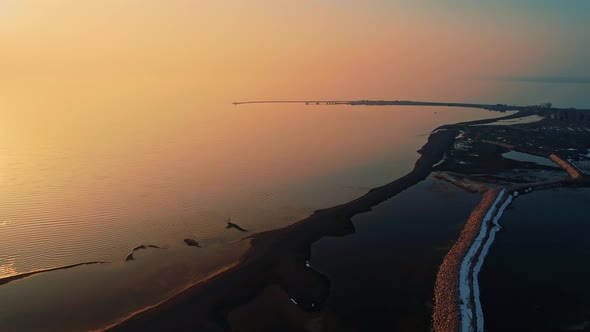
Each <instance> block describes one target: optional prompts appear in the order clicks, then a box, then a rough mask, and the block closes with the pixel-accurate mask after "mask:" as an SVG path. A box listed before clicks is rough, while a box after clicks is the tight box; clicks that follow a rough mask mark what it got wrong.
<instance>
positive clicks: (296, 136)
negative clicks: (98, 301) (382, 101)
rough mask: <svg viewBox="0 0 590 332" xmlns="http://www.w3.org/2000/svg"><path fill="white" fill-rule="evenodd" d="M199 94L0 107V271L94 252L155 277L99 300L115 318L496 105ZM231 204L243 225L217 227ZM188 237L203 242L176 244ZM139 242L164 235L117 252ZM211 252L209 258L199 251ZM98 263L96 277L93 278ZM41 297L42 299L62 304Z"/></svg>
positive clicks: (126, 279)
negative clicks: (274, 101)
mask: <svg viewBox="0 0 590 332" xmlns="http://www.w3.org/2000/svg"><path fill="white" fill-rule="evenodd" d="M209 107H211V108H210V109H207V110H199V109H195V110H182V111H165V108H163V110H160V111H158V112H155V111H143V110H134V109H133V110H122V109H121V110H118V111H116V112H115V111H104V112H102V113H98V114H97V113H94V111H93V112H90V111H87V110H84V109H72V110H69V109H65V110H59V111H53V112H45V111H43V110H39V111H37V110H33V111H29V112H24V113H19V114H20V115H13V116H7V115H6V114H3V116H4V117H5V120H10V121H2V122H1V123H2V124H1V126H2V128H1V129H2V130H0V183H1V185H0V239H1V241H0V277H6V276H10V275H15V274H21V273H26V272H30V271H35V270H39V269H46V268H54V267H59V266H66V265H70V264H76V263H81V262H89V261H105V262H110V263H111V265H110V266H111V267H105V266H94V267H87V268H84V270H93V271H102V272H101V273H106V274H108V272H104V271H108V270H109V269H115V270H116V269H119V268H124V269H125V273H123V274H121V275H119V278H120V279H119V280H118V281H117V283H115V284H117V285H121V284H123V285H124V284H130V283H133V284H137V283H138V282H139V283H142V282H143V283H145V282H149V280H150V278H161V279H163V280H166V283H165V285H163V286H162V287H161V288H155V289H154V292H156V290H159V291H158V292H156V293H157V294H154V295H153V296H146V297H140V296H137V294H136V295H133V296H135V297H136V300H134V304H133V305H131V304H128V305H122V306H121V308H116V306H115V307H113V308H112V309H113V310H111V311H109V312H108V314H107V316H109V315H110V316H109V317H103V316H104V315H103V314H105V313H104V312H103V313H102V314H101V317H102V318H104V319H103V321H112V320H114V319H115V318H116V317H117V316H121V315H122V313H125V312H131V311H133V310H138V309H140V308H141V307H143V306H145V305H146V304H153V303H155V302H157V301H158V300H161V299H163V298H165V297H166V296H168V295H170V294H172V293H174V291H177V290H179V289H181V288H182V287H183V286H184V285H186V284H188V283H190V282H194V281H195V280H196V279H198V278H199V276H201V277H202V276H204V275H206V274H207V273H210V272H212V271H214V270H216V269H219V268H221V267H222V266H226V265H227V264H229V262H230V261H231V260H232V259H233V260H235V259H236V258H237V257H239V252H240V250H243V248H244V246H241V247H240V248H242V249H237V248H238V247H235V246H234V247H232V245H231V243H234V242H235V241H237V240H240V239H241V238H243V237H244V236H245V234H251V233H253V232H258V231H262V230H267V229H272V228H278V227H282V226H285V225H288V224H290V223H293V222H295V221H297V220H299V219H301V218H303V217H305V216H307V215H309V214H310V213H311V212H312V211H313V210H315V209H318V208H323V207H327V206H331V205H335V204H338V203H342V202H346V201H348V200H350V199H352V198H354V197H357V196H359V195H362V194H363V193H365V192H367V191H368V190H369V189H371V188H372V187H375V186H379V185H382V184H384V183H386V182H388V181H390V180H393V179H396V178H397V177H399V176H401V175H403V174H405V173H406V172H408V171H409V170H411V168H412V167H413V164H414V162H415V160H416V158H417V157H418V154H417V153H416V150H418V149H419V148H420V147H421V146H422V145H423V144H424V143H425V142H426V139H427V137H428V133H429V132H430V131H431V130H432V129H434V128H435V127H437V126H438V125H442V124H445V123H452V122H457V121H465V120H469V119H479V118H482V117H494V116H498V114H497V113H491V112H485V111H480V110H468V109H438V110H436V113H435V110H433V109H427V108H426V109H423V108H391V107H383V108H377V107H373V108H371V107H358V106H355V107H350V106H273V105H267V106H243V107H238V108H234V107H233V106H231V105H217V106H209ZM230 217H231V218H232V221H233V222H235V223H237V224H239V225H240V226H242V227H244V228H246V229H248V230H249V231H250V233H242V232H239V231H237V230H234V229H226V228H225V226H226V220H227V219H228V218H230ZM185 238H193V239H196V240H197V241H199V243H200V244H201V246H202V247H203V248H202V249H196V248H193V249H194V250H198V251H197V252H194V251H191V252H189V253H187V252H185V251H183V250H177V248H183V247H185V245H184V243H183V239H185ZM142 244H151V245H157V246H159V247H161V248H163V249H162V251H158V253H157V254H155V253H152V254H143V253H139V252H138V253H136V254H135V256H136V259H138V260H142V259H146V260H149V261H150V264H143V265H144V267H139V266H140V265H137V264H139V263H137V262H129V263H125V257H126V256H127V255H128V254H129V253H130V251H131V250H132V248H134V247H136V246H139V245H142ZM224 246H228V247H227V248H226V249H223V248H225V247H224ZM230 247H231V248H230ZM224 250H226V251H227V255H224V254H222V253H223V252H224ZM148 251H152V250H148ZM162 252H164V253H162ZM166 255H169V256H168V258H166V257H167V256H166ZM172 255H174V259H171V258H170V257H171V256H172ZM195 255H197V256H195ZM220 255H221V256H223V257H220ZM152 256H154V257H157V258H153V257H152ZM158 257H159V258H158ZM230 258H231V259H230ZM195 260H197V261H199V262H201V263H195ZM212 261H216V262H218V263H202V262H212ZM112 264H115V265H114V266H115V267H112ZM121 264H123V265H125V264H136V265H132V267H125V266H123V267H120V266H119V265H121ZM130 266H131V265H130ZM169 266H184V267H188V269H189V270H190V271H192V272H190V273H187V276H189V277H187V278H184V277H183V278H178V277H177V276H172V275H170V274H169V273H168V274H166V273H164V272H162V271H165V268H166V267H169ZM146 269H148V270H150V271H159V272H158V273H159V274H158V273H155V272H154V273H153V274H150V273H147V272H146ZM52 273H53V272H52ZM63 273H64V274H67V273H66V271H64V272H63ZM71 273H72V274H74V273H79V272H71ZM101 273H98V272H96V273H93V280H102V279H101V278H102V277H101ZM147 275H149V276H150V277H149V278H147V277H146V276H147ZM140 276H141V278H140ZM36 278H40V277H34V278H30V279H26V280H23V281H18V282H15V283H13V284H10V285H9V286H10V292H12V293H11V294H12V295H11V294H8V293H6V294H4V295H2V294H0V306H2V305H3V303H1V302H2V301H3V300H5V301H8V299H10V298H14V296H17V295H18V294H19V292H20V294H29V292H30V289H36V288H35V287H33V286H30V285H29V283H36V282H37V281H35V280H38V279H36ZM104 278H105V279H104V282H105V283H109V282H112V279H109V278H108V277H104ZM138 278H139V279H138ZM33 279H35V280H33ZM39 280H40V279H39ZM109 280H111V281H109ZM6 287H7V286H4V287H0V293H2V291H3V290H2V288H6ZM19 287H20V289H21V290H20V291H19V290H18V289H19ZM136 287H141V284H140V285H137V286H136ZM105 288H106V289H108V285H106V284H105ZM6 289H8V288H6ZM6 289H4V291H5V292H8V290H6ZM85 289H86V290H92V289H93V288H92V287H90V286H89V285H87V288H85ZM120 290H121V287H119V288H117V287H114V288H113V289H112V291H111V292H106V293H103V294H101V295H100V296H101V297H102V298H103V299H104V300H105V301H107V302H108V301H109V300H110V301H112V302H111V303H121V299H124V298H128V297H129V296H131V295H129V294H127V293H125V292H122V291H120ZM92 292H93V291H88V292H82V293H83V294H85V296H86V297H85V299H82V300H80V301H79V302H77V307H78V308H84V307H85V306H88V307H89V308H91V307H92V305H93V301H92V299H93V295H92V294H93V293H92ZM94 292H98V291H97V290H94ZM72 296H74V295H73V294H72ZM76 298H78V299H80V298H81V297H80V296H76ZM45 300H46V298H45ZM38 303H39V304H38V305H39V306H42V308H38V309H39V312H44V313H50V312H52V310H57V309H54V308H60V307H59V306H55V304H54V303H53V304H52V302H51V301H41V302H38ZM43 303H44V304H43ZM4 304H6V305H8V303H4ZM18 308H20V309H18ZM27 311H28V309H27V306H22V307H18V306H17V307H14V310H13V311H12V316H10V317H12V318H11V319H13V320H14V325H11V326H17V327H18V326H20V325H19V319H18V318H17V317H20V316H19V315H20V314H23V313H25V312H27ZM4 314H5V315H11V312H10V311H9V312H5V313H4ZM23 317H24V316H23ZM45 317H47V315H46V316H45ZM56 317H57V316H56ZM21 319H23V322H25V321H26V320H24V318H21ZM88 320H90V318H88Z"/></svg>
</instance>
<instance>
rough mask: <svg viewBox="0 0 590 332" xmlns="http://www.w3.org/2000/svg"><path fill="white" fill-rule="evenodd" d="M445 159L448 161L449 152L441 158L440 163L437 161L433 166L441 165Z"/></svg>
mask: <svg viewBox="0 0 590 332" xmlns="http://www.w3.org/2000/svg"><path fill="white" fill-rule="evenodd" d="M445 161H447V154H446V153H445V154H443V157H442V159H441V160H440V161H439V162H438V163H436V164H434V165H432V167H436V166H438V165H441V164H442V163H444V162H445Z"/></svg>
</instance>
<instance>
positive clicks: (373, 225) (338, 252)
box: [311, 177, 481, 331]
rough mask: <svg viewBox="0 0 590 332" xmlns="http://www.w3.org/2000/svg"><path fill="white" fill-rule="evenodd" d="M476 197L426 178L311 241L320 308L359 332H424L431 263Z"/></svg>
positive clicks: (428, 310) (453, 235) (430, 291)
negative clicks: (327, 286) (323, 296)
mask: <svg viewBox="0 0 590 332" xmlns="http://www.w3.org/2000/svg"><path fill="white" fill-rule="evenodd" d="M480 199H481V195H479V194H472V193H468V192H465V191H462V190H461V189H458V188H457V187H455V186H453V185H451V184H449V183H447V182H444V181H440V180H436V179H434V178H432V177H429V178H428V179H427V180H426V181H423V182H420V183H419V184H417V185H415V186H413V187H411V188H409V189H407V190H406V191H403V192H402V193H400V194H399V195H397V196H395V197H393V198H391V199H390V200H388V201H386V202H384V203H382V204H380V205H378V206H377V207H375V208H374V209H373V211H371V212H368V213H363V214H360V215H357V216H356V217H354V218H353V223H354V226H355V229H356V232H355V233H354V234H351V235H348V236H345V237H327V238H324V239H322V240H320V241H318V242H316V243H314V245H313V247H312V260H311V263H312V266H313V268H314V269H317V270H318V271H320V272H322V273H324V274H326V275H328V276H329V277H330V280H331V282H332V285H331V291H330V297H329V300H328V303H327V304H326V307H327V309H328V310H331V311H333V312H334V313H335V314H336V316H337V317H339V319H341V320H343V321H344V322H345V325H346V326H352V327H355V328H357V329H358V330H359V331H385V330H387V331H428V329H429V327H430V322H431V317H432V309H433V306H434V301H433V294H434V283H435V280H436V273H437V272H438V267H439V265H440V264H441V263H442V260H443V258H444V257H445V255H446V254H447V251H448V250H449V249H450V247H451V246H452V245H453V243H454V242H455V240H456V239H457V237H458V236H459V233H460V232H461V229H462V227H463V225H464V223H465V220H467V218H468V217H469V214H470V213H471V211H472V210H473V208H474V207H475V206H476V205H477V203H478V202H479V200H480Z"/></svg>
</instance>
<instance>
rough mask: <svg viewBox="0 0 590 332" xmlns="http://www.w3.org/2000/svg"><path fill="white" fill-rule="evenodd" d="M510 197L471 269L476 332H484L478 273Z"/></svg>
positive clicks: (497, 216) (494, 222)
mask: <svg viewBox="0 0 590 332" xmlns="http://www.w3.org/2000/svg"><path fill="white" fill-rule="evenodd" d="M512 197H513V196H508V198H507V199H506V201H504V204H502V206H501V207H500V209H499V210H498V213H496V216H495V217H494V220H493V224H494V227H492V228H491V229H490V234H489V235H488V239H487V241H486V242H485V243H484V245H483V247H482V249H481V253H480V254H479V257H478V259H477V263H476V264H475V267H473V299H474V302H475V315H476V326H477V332H484V316H483V309H482V307H481V300H480V293H479V280H478V276H479V271H481V267H482V266H483V263H484V260H485V258H486V256H487V255H488V252H489V250H490V247H491V246H492V243H494V239H495V238H496V233H497V232H498V231H499V230H500V228H501V227H500V224H498V221H499V220H500V218H501V217H502V214H504V210H505V209H506V207H507V206H508V205H509V204H510V203H511V202H512Z"/></svg>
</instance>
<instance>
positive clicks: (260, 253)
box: [100, 119, 497, 331]
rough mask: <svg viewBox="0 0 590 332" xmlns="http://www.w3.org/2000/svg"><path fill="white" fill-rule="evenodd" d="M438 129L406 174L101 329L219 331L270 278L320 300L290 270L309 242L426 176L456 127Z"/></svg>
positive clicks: (299, 266) (262, 239)
mask: <svg viewBox="0 0 590 332" xmlns="http://www.w3.org/2000/svg"><path fill="white" fill-rule="evenodd" d="M489 120H490V121H496V120H497V119H489ZM442 129H443V128H439V129H437V130H435V131H433V132H432V133H431V134H430V136H429V138H428V141H427V143H426V144H425V145H424V146H423V147H422V148H421V149H420V150H419V151H418V153H420V155H421V156H420V158H419V159H418V160H417V161H416V163H415V165H414V169H413V170H412V171H411V172H410V173H408V174H406V175H405V176H403V177H401V178H399V179H397V180H394V181H393V182H390V183H389V184H386V185H384V186H381V187H377V188H374V189H372V190H370V191H369V192H368V193H366V194H365V195H363V196H361V197H359V198H357V199H354V200H352V201H350V202H348V203H345V204H341V205H338V206H334V207H331V208H327V209H320V210H317V211H315V212H314V213H313V214H312V215H311V216H309V217H307V218H305V219H303V220H301V221H299V222H297V223H295V224H292V225H289V226H286V227H284V228H280V229H276V230H271V231H266V232H261V233H258V234H254V235H252V236H249V237H247V238H246V239H249V240H251V247H250V248H249V249H248V250H247V252H246V253H245V254H244V255H243V256H242V258H241V259H240V260H239V261H238V262H236V264H235V265H234V266H232V267H231V268H229V269H227V270H225V271H222V272H221V273H219V274H216V275H214V276H212V277H210V278H208V279H205V280H202V281H200V282H198V283H197V284H195V285H192V286H189V287H188V288H186V289H185V290H183V291H181V292H180V293H178V294H177V295H175V296H173V297H171V298H169V299H167V300H165V301H163V302H161V303H160V304H156V305H154V306H151V307H148V308H146V309H145V310H142V311H140V312H136V313H134V314H131V315H130V316H128V317H127V318H125V319H124V320H122V321H120V322H118V323H115V324H113V325H110V326H108V327H105V328H103V329H100V330H102V331H140V330H141V331H143V330H154V329H156V330H158V329H170V328H172V327H174V328H181V329H182V328H186V329H189V328H193V329H194V328H200V329H202V330H210V331H223V330H224V328H223V327H227V326H226V324H227V323H226V322H224V320H223V313H224V312H225V311H227V310H229V309H231V308H232V307H235V306H237V305H239V304H242V303H245V302H247V301H248V300H249V299H250V298H252V297H254V296H255V295H256V294H257V293H258V292H259V290H261V289H262V288H263V287H264V286H265V285H267V284H268V283H270V282H274V283H278V284H280V285H281V286H282V287H283V289H284V290H285V291H286V292H287V293H288V294H289V295H290V297H292V298H293V297H298V298H301V297H303V298H305V297H306V296H307V297H309V296H310V295H311V297H315V298H317V299H319V301H318V302H321V301H322V300H324V299H325V297H327V292H328V291H327V290H323V291H316V292H314V294H308V293H306V292H309V291H306V290H300V289H296V288H297V287H292V286H293V285H296V284H297V281H298V280H300V279H307V278H310V277H309V276H308V275H306V274H305V273H293V271H305V270H306V267H305V262H306V261H307V259H308V258H309V255H310V254H309V247H310V245H311V244H312V243H313V242H315V241H316V240H319V239H320V238H322V237H323V236H325V235H326V234H330V233H333V232H334V230H342V229H344V230H345V231H346V229H350V227H354V226H353V225H352V223H351V221H350V219H351V218H352V217H353V216H354V215H356V214H359V213H362V212H367V211H370V209H371V208H372V207H373V206H375V205H378V204H379V203H381V202H384V201H386V200H388V199H389V198H391V197H393V196H395V195H397V194H398V193H400V192H401V191H403V190H405V189H407V188H409V187H411V186H413V185H414V184H416V183H418V182H420V181H422V180H424V179H426V178H427V177H428V175H430V173H431V172H432V166H433V165H434V164H436V163H437V162H439V161H440V160H441V159H442V158H443V155H444V152H445V151H447V150H448V149H449V148H450V147H451V146H452V144H453V143H454V141H455V137H456V136H457V134H458V130H456V129H454V128H448V129H444V130H442ZM285 261H286V262H285ZM316 274H317V272H316ZM319 279H321V278H319ZM324 286H325V285H324ZM319 288H322V287H319ZM323 288H329V287H323ZM312 306H313V305H312ZM195 313H198V315H197V314H195Z"/></svg>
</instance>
